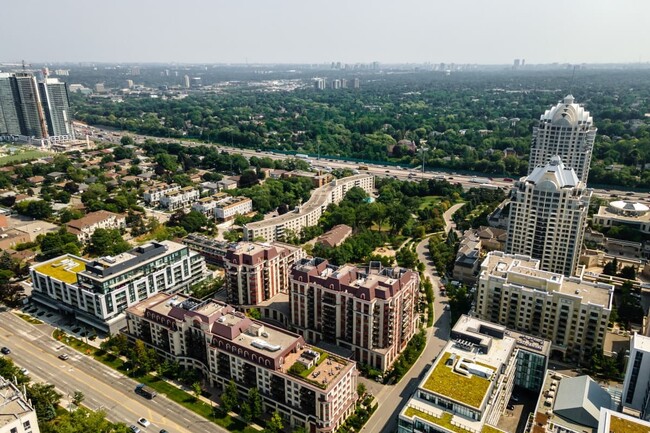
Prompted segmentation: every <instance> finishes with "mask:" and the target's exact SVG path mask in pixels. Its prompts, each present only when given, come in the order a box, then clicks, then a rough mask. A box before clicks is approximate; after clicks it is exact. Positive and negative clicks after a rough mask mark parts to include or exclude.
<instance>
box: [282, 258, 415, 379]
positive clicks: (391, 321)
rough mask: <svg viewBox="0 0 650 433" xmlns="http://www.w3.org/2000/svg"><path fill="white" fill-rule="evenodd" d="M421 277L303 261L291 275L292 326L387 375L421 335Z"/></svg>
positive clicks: (402, 271) (399, 271) (316, 260)
mask: <svg viewBox="0 0 650 433" xmlns="http://www.w3.org/2000/svg"><path fill="white" fill-rule="evenodd" d="M419 282H420V281H419V277H418V274H417V272H413V271H411V270H408V269H403V268H383V267H381V265H380V264H376V263H375V262H373V263H371V265H370V266H368V267H364V268H357V267H356V266H352V265H343V266H334V265H331V264H330V263H329V262H328V261H327V260H325V259H320V258H304V259H302V260H300V261H298V262H297V263H296V265H294V267H293V269H292V270H291V277H290V290H289V301H290V303H291V325H292V326H293V328H295V329H296V330H297V331H298V332H300V333H301V334H302V335H303V336H304V337H305V338H306V339H307V341H313V342H318V341H321V340H322V341H325V342H328V343H332V344H336V345H337V346H339V347H341V348H343V349H346V350H349V351H351V352H352V354H353V356H354V358H355V359H356V360H357V361H358V362H361V363H364V364H368V365H371V366H372V367H373V368H376V369H378V370H381V371H386V370H388V369H389V368H390V367H391V365H392V364H393V362H394V361H395V360H396V359H397V357H398V355H399V354H400V353H401V352H402V350H404V348H405V347H406V344H407V343H408V342H409V340H410V339H411V337H413V335H414V334H415V333H416V332H417V331H418V324H419V319H420V316H419V314H418V312H417V302H418V294H419Z"/></svg>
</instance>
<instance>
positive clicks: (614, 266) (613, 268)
mask: <svg viewBox="0 0 650 433" xmlns="http://www.w3.org/2000/svg"><path fill="white" fill-rule="evenodd" d="M617 272H618V260H617V259H616V257H614V260H612V261H611V262H607V264H605V266H604V267H603V274H605V275H612V276H615V275H616V273H617Z"/></svg>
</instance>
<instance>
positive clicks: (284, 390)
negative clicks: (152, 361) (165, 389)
mask: <svg viewBox="0 0 650 433" xmlns="http://www.w3.org/2000/svg"><path fill="white" fill-rule="evenodd" d="M126 334H127V336H128V337H129V338H132V339H136V338H137V339H140V340H143V341H144V342H145V343H146V344H148V345H149V346H151V347H153V348H155V349H156V350H157V351H158V353H159V354H160V355H161V356H162V357H164V358H165V359H168V360H170V361H177V362H179V363H180V364H181V366H183V367H185V368H194V369H197V370H198V371H200V372H201V373H202V375H203V377H204V378H206V379H207V380H208V381H209V383H210V385H211V386H219V387H224V388H225V386H226V385H227V384H228V383H229V382H230V380H233V381H234V382H235V383H236V384H237V388H238V390H239V392H240V393H241V394H242V396H245V395H246V393H247V392H248V390H249V389H251V388H254V387H256V388H257V389H258V390H259V392H260V394H261V396H262V398H263V401H264V403H263V405H264V409H265V411H266V412H273V411H275V410H277V411H278V412H279V413H280V414H281V415H282V416H283V418H284V419H285V425H288V426H291V427H304V428H306V429H307V431H311V432H334V431H336V429H337V428H338V427H340V426H341V424H342V423H343V422H344V421H345V419H346V418H347V417H348V416H349V415H351V414H352V413H353V412H354V403H355V401H356V397H357V394H356V385H357V383H356V382H357V370H356V364H355V363H354V362H353V361H350V360H347V359H342V358H340V357H338V356H336V355H334V354H333V353H329V352H326V351H323V350H321V349H317V348H314V347H310V346H308V345H307V344H305V341H304V339H303V338H302V337H301V336H300V335H297V334H294V333H291V332H289V331H286V330H284V329H280V328H276V327H274V326H271V325H269V324H266V323H263V322H260V321H257V320H253V319H251V318H249V317H246V316H245V315H244V314H243V313H241V312H238V311H236V310H235V309H234V307H232V306H230V305H227V304H224V303H221V302H219V301H216V300H213V299H209V300H206V301H203V302H201V301H198V300H196V299H192V298H189V297H187V296H184V295H176V296H172V295H169V294H157V295H155V296H153V297H152V298H150V299H148V300H146V301H144V302H141V303H139V304H137V305H135V306H133V307H131V308H129V309H128V310H127V330H126Z"/></svg>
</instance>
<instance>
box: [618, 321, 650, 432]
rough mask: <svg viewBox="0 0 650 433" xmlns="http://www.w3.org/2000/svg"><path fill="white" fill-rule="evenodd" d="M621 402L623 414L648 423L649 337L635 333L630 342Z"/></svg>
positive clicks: (649, 394)
mask: <svg viewBox="0 0 650 433" xmlns="http://www.w3.org/2000/svg"><path fill="white" fill-rule="evenodd" d="M621 400H622V401H621V405H622V406H623V412H625V413H628V414H632V415H634V416H637V417H639V418H641V419H644V420H646V421H650V337H646V336H645V335H639V334H637V333H636V332H635V333H634V335H633V336H632V340H631V341H630V357H629V360H628V361H627V369H626V370H625V380H624V381H623V394H622V395H621Z"/></svg>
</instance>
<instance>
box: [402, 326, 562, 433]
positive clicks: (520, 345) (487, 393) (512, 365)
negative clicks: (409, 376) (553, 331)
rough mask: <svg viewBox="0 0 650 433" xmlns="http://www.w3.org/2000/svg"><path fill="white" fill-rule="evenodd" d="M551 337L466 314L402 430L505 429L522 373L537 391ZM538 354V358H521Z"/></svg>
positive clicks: (406, 412)
mask: <svg viewBox="0 0 650 433" xmlns="http://www.w3.org/2000/svg"><path fill="white" fill-rule="evenodd" d="M549 346H550V345H549V342H548V341H546V340H543V339H538V338H534V337H531V336H528V335H524V334H519V333H516V332H511V331H510V330H508V329H507V328H506V327H504V326H500V325H496V324H493V323H489V322H485V321H482V320H479V319H476V318H473V317H469V316H461V317H460V319H458V321H457V322H456V324H455V325H454V327H453V329H452V331H451V336H450V341H449V342H448V343H447V345H446V346H445V347H444V348H443V350H442V351H441V352H440V355H439V356H438V357H437V358H436V359H435V360H434V361H433V365H432V366H431V368H429V369H428V370H427V373H426V375H425V376H424V378H423V379H422V381H421V382H420V384H419V386H418V388H417V390H416V391H415V393H414V394H413V396H412V397H411V398H410V399H409V400H408V402H407V403H406V405H405V406H404V407H403V408H402V410H401V411H400V413H399V417H398V432H399V433H415V432H425V433H453V432H459V431H463V432H465V431H467V432H491V433H492V432H494V433H497V432H502V430H499V429H497V428H496V427H495V426H496V425H497V423H498V421H499V418H500V416H501V414H502V413H503V411H504V410H505V408H506V405H507V404H508V401H509V400H510V397H511V395H512V390H513V388H514V387H515V386H516V385H519V383H517V381H518V378H520V377H535V378H536V379H535V380H532V381H530V382H529V383H528V385H530V386H531V387H530V388H528V389H530V390H531V391H534V392H538V391H539V390H540V389H541V385H542V383H543V381H544V373H545V371H546V365H547V361H548V356H549ZM529 357H533V358H534V359H535V360H538V361H539V362H532V363H522V362H521V360H522V359H526V358H529Z"/></svg>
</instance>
